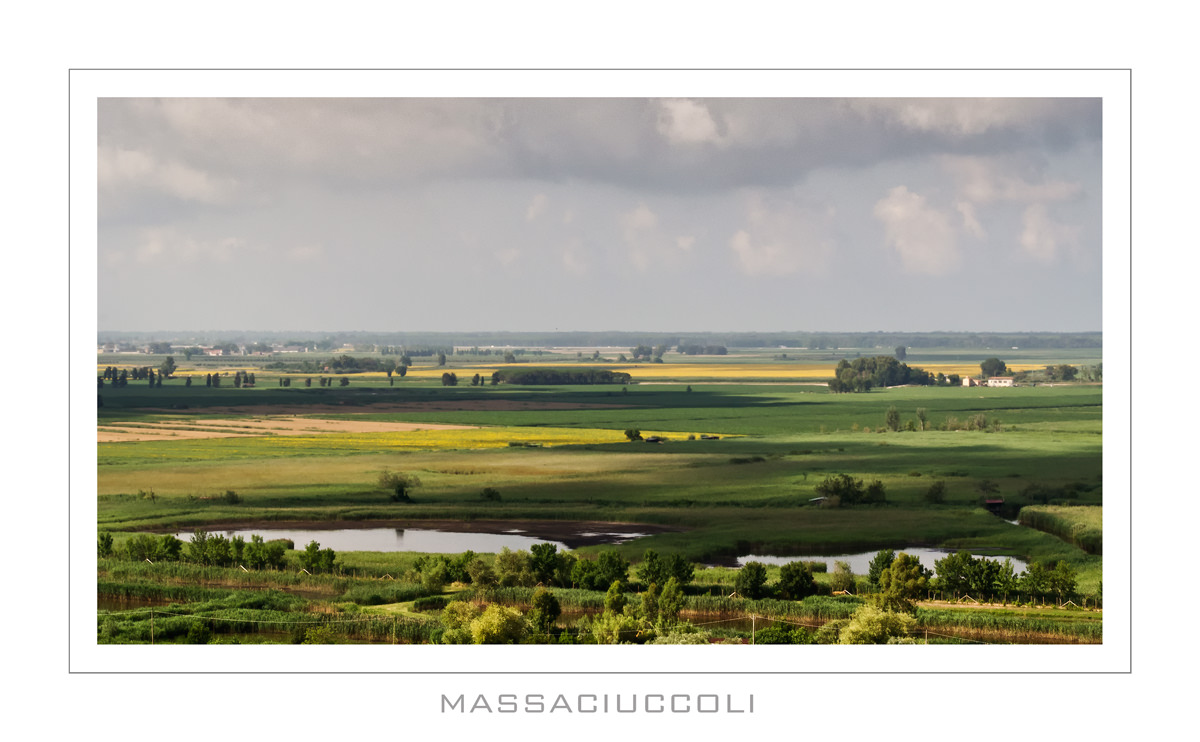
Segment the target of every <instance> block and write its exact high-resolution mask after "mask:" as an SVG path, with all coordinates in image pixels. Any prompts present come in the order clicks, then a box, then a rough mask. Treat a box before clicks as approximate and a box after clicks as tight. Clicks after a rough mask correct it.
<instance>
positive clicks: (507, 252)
mask: <svg viewBox="0 0 1200 742" xmlns="http://www.w3.org/2000/svg"><path fill="white" fill-rule="evenodd" d="M495 256H496V260H497V261H499V263H500V265H503V266H509V265H512V264H513V263H515V262H517V260H519V259H520V257H521V251H520V250H518V249H517V248H515V247H506V248H504V249H503V250H497V251H496V252H495Z"/></svg>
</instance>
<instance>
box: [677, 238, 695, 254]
mask: <svg viewBox="0 0 1200 742" xmlns="http://www.w3.org/2000/svg"><path fill="white" fill-rule="evenodd" d="M675 244H676V245H678V246H679V249H680V250H683V251H684V252H691V250H692V247H694V246H695V244H696V238H695V236H693V235H690V234H687V235H679V236H678V237H676V238H675Z"/></svg>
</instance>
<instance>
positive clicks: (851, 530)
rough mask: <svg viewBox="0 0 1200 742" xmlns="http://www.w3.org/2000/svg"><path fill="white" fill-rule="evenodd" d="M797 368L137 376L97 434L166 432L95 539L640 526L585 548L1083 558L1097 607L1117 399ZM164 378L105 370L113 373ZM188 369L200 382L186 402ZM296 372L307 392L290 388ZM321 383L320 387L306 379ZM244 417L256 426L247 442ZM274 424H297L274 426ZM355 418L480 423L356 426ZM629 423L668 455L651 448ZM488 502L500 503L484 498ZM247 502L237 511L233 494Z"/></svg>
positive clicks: (934, 359)
mask: <svg viewBox="0 0 1200 742" xmlns="http://www.w3.org/2000/svg"><path fill="white" fill-rule="evenodd" d="M1093 353H1094V354H1095V355H1092V354H1093ZM825 354H826V355H828V354H829V351H825ZM863 354H864V355H866V353H865V352H864V353H863ZM778 355H779V353H778V352H772V351H769V350H766V351H755V352H746V353H743V354H731V355H730V356H724V357H720V358H714V357H702V358H698V359H683V358H672V359H671V362H668V363H662V364H647V363H641V364H618V363H613V364H608V365H606V366H605V368H611V369H612V370H619V371H626V372H628V373H630V374H631V375H632V382H631V383H630V384H628V385H626V386H563V387H516V386H508V385H500V386H491V385H484V386H471V385H470V379H471V377H472V376H473V375H474V374H476V373H478V374H480V375H481V376H483V377H484V378H485V379H489V378H490V375H491V372H492V371H494V370H495V369H497V368H500V367H501V366H497V365H486V364H480V363H478V362H477V361H464V362H462V363H461V364H460V363H456V362H455V361H454V360H453V359H451V360H450V362H449V363H448V365H447V366H446V367H438V366H433V365H432V364H426V365H420V364H419V365H416V366H414V367H412V368H411V369H410V370H409V372H408V374H407V375H406V377H404V378H399V377H398V376H396V377H393V378H392V379H391V380H389V379H388V378H387V377H386V376H385V375H384V374H379V373H374V374H349V375H346V377H347V378H348V379H349V380H350V383H349V385H348V386H337V385H335V386H331V387H318V386H317V384H316V378H317V376H318V375H316V374H296V373H283V372H279V371H273V370H271V369H270V368H267V367H266V364H265V363H263V362H258V363H255V362H254V359H241V358H237V359H211V358H205V359H196V363H185V362H183V361H182V360H181V359H177V362H179V366H180V368H179V370H178V371H177V372H176V375H175V377H174V378H172V379H168V380H166V381H165V382H163V385H162V386H161V387H154V388H151V387H149V385H148V384H147V383H146V382H132V381H131V382H129V384H128V386H126V387H124V388H111V387H108V386H106V387H105V388H102V389H101V390H100V392H99V393H100V398H101V401H102V404H101V406H100V407H99V408H98V412H97V418H98V419H97V423H98V430H99V433H100V435H103V434H104V431H106V430H122V431H126V432H130V431H133V432H136V431H138V430H139V429H140V430H147V429H151V428H153V429H155V430H158V431H159V433H160V434H159V435H157V437H156V439H155V440H131V441H113V442H100V443H98V444H97V454H98V471H97V497H98V499H97V510H98V527H99V529H100V530H101V531H105V532H110V533H112V534H114V536H115V538H116V540H117V543H118V545H119V544H120V543H122V542H124V541H125V540H127V539H128V538H130V537H132V535H134V534H136V533H139V532H144V531H151V532H155V533H167V532H173V531H175V530H188V529H192V528H201V527H205V526H215V525H217V524H220V525H221V526H222V527H228V526H230V525H235V524H239V523H242V524H254V523H266V522H284V521H287V522H293V521H308V522H312V523H331V522H345V523H348V524H367V523H369V522H371V521H393V522H394V521H404V522H410V523H413V524H414V526H416V525H418V524H419V522H420V521H422V520H429V521H433V520H437V521H446V520H453V521H478V520H489V521H492V520H502V521H504V520H507V521H514V522H517V521H611V522H622V523H644V524H652V525H655V526H661V527H663V530H662V532H658V533H654V534H653V535H649V536H645V537H643V538H639V539H636V540H634V541H630V542H628V543H624V544H620V545H615V546H584V547H580V548H579V549H577V550H576V551H577V553H578V554H580V555H584V556H589V555H592V556H594V555H595V554H596V553H598V552H599V551H601V550H606V549H612V550H616V551H618V552H619V553H620V554H621V555H622V556H623V557H625V558H626V559H629V560H631V561H633V562H635V563H636V562H637V561H638V560H639V559H640V558H641V555H642V554H643V552H645V550H647V549H654V550H657V551H658V552H659V553H664V554H669V553H678V554H681V555H683V556H684V557H685V558H686V559H688V560H690V561H692V562H695V563H697V564H717V563H729V561H730V560H731V559H733V558H735V557H737V556H740V555H745V554H750V553H755V554H774V555H788V554H813V553H825V554H838V553H850V552H858V551H868V550H875V549H884V548H892V549H896V550H902V549H903V548H904V547H906V546H916V545H921V546H931V547H942V548H948V549H960V548H961V549H969V550H972V551H975V552H977V553H990V554H1009V555H1012V556H1015V557H1019V558H1021V559H1023V560H1025V561H1028V562H1032V561H1039V562H1041V563H1043V564H1053V563H1054V562H1057V561H1065V562H1068V563H1069V564H1071V565H1072V567H1073V568H1074V569H1075V570H1076V571H1077V573H1078V582H1079V591H1080V592H1081V593H1087V594H1093V593H1095V592H1097V590H1098V588H1099V586H1100V583H1101V580H1102V571H1101V557H1100V556H1099V554H1100V551H1099V546H1098V545H1096V544H1095V543H1094V542H1095V541H1098V540H1099V534H1098V532H1099V517H1100V516H1099V513H1100V510H1101V507H1102V504H1103V501H1102V492H1103V487H1102V485H1103V482H1102V480H1101V471H1102V466H1101V460H1102V425H1101V420H1102V397H1103V390H1102V387H1101V386H1100V385H1098V384H1083V383H1072V384H1058V385H1038V386H1019V387H1016V388H998V389H989V388H964V387H961V386H959V387H953V386H945V387H903V388H891V389H874V390H872V391H871V392H868V393H862V394H831V393H829V392H828V390H827V388H826V387H824V386H823V385H822V382H823V381H825V380H827V379H828V378H830V377H832V375H833V366H834V365H835V364H836V360H834V361H832V362H829V361H827V360H824V359H819V360H818V359H814V358H812V357H805V356H804V354H802V353H800V354H795V358H792V357H790V356H791V355H792V354H790V353H789V358H788V359H787V360H779V359H778V358H777V356H778ZM975 355H978V354H975ZM1003 357H1005V358H1006V359H1008V358H1011V359H1012V360H1011V361H1009V366H1010V368H1011V369H1015V370H1021V369H1022V368H1026V367H1028V368H1042V367H1044V366H1045V365H1047V364H1049V363H1054V362H1077V363H1095V362H1098V351H1087V350H1084V351H1080V350H1071V351H1066V352H1064V353H1062V354H1059V355H1057V356H1055V355H1054V354H1051V353H1048V352H1045V351H1039V352H1038V353H1036V354H1032V355H1030V356H1027V357H1021V356H1019V355H1018V353H1017V352H1016V351H1014V352H1012V353H1011V354H1003ZM1064 358H1065V359H1066V360H1061V359H1064ZM221 360H225V361H227V362H228V365H225V364H222V363H220V361H221ZM118 361H120V362H118ZM131 361H132V362H131ZM160 361H161V359H158V360H155V358H154V357H150V356H137V357H133V358H131V357H130V356H128V355H112V356H101V357H98V367H99V368H100V369H103V368H104V367H106V366H110V365H117V366H118V367H121V366H122V365H124V366H126V367H127V366H144V365H156V364H157V363H158V362H160ZM923 361H924V362H923ZM906 362H907V363H909V364H910V365H914V366H920V367H921V368H926V369H928V370H933V371H935V372H937V371H942V372H944V373H947V374H949V373H960V374H964V375H965V374H977V373H978V370H979V368H978V359H977V358H975V357H974V356H972V354H969V353H953V352H948V351H939V352H936V353H935V352H930V353H928V354H921V353H919V352H917V351H910V353H909V357H908V359H907V361H906ZM972 364H973V365H972ZM537 365H539V366H542V365H550V364H548V363H547V364H541V363H539V364H537ZM565 365H578V364H573V363H570V362H566V364H565ZM214 370H221V371H223V372H228V373H229V374H230V377H229V378H228V380H227V379H226V378H225V377H223V378H222V385H221V386H220V387H219V388H208V387H206V386H205V385H204V375H205V374H206V373H212V372H213V371H214ZM235 370H247V371H254V373H255V375H256V385H255V386H254V387H245V388H234V387H233V385H232V373H233V371H235ZM448 370H449V371H453V372H454V373H456V374H457V375H458V379H459V383H458V385H457V386H443V385H442V384H441V381H440V380H441V376H442V374H443V373H445V372H446V371H448ZM189 375H190V376H192V378H193V381H192V385H191V386H190V387H189V386H185V385H184V379H185V378H187V377H188V376H189ZM285 376H286V377H287V378H288V379H290V384H291V385H290V386H287V387H284V386H281V385H280V380H281V379H282V378H284V377H285ZM325 376H327V377H331V378H338V377H333V376H332V375H330V374H326V375H325ZM306 378H312V380H313V384H312V386H311V387H305V386H304V385H303V381H304V379H306ZM197 379H198V380H199V382H198V383H197ZM890 408H895V410H896V411H897V412H898V414H899V419H900V421H899V426H898V427H899V430H889V429H888V426H887V415H888V411H889V409H890ZM288 417H291V418H294V419H312V420H322V421H341V422H340V423H337V424H334V423H326V424H327V425H330V426H332V427H331V429H330V431H329V432H321V433H311V434H304V433H300V434H296V433H295V432H294V431H292V432H288V433H287V434H285V431H284V430H283V426H284V423H285V422H286V420H285V419H286V418H288ZM239 419H241V420H243V421H246V423H247V424H248V423H249V422H250V421H253V422H254V423H255V427H253V429H251V428H249V427H246V428H245V429H241V430H239V427H238V420H239ZM273 421H275V422H277V424H278V425H279V426H280V428H279V430H272V429H271V426H272V424H273ZM358 423H386V424H397V425H399V424H428V425H434V424H437V425H455V426H466V427H462V428H459V429H438V430H381V431H375V432H363V431H361V430H351V429H350V426H352V425H354V424H358ZM338 424H345V425H346V426H347V429H346V430H339V429H337V427H336V426H337V425H338ZM630 429H637V430H639V431H640V432H641V435H642V436H643V438H645V437H649V436H658V437H660V438H662V439H664V440H663V442H661V443H652V442H646V441H644V440H641V441H637V440H635V441H631V440H629V438H628V437H627V436H626V434H625V431H626V430H630ZM172 433H174V434H175V436H176V438H175V439H172ZM196 434H203V435H211V436H213V437H192V436H194V435H196ZM385 471H391V472H403V473H407V474H410V475H415V476H416V477H417V478H419V481H420V484H419V486H417V487H415V488H414V489H413V490H412V492H411V499H412V501H411V502H395V501H393V500H392V499H391V498H390V497H389V493H388V491H387V490H386V489H384V488H382V487H381V486H380V484H379V477H380V474H381V473H383V472H385ZM839 474H847V475H849V476H851V477H852V478H854V479H861V480H864V481H866V482H868V483H870V482H874V481H876V480H878V481H879V482H880V483H882V485H883V487H884V488H885V490H886V502H885V503H882V504H873V505H858V506H855V507H821V506H819V505H818V504H814V503H813V502H811V501H812V500H813V498H816V497H817V496H818V491H817V488H818V486H819V485H820V484H821V483H822V482H823V481H824V480H825V479H826V478H827V477H832V476H836V475H839ZM935 483H941V484H940V485H939V486H940V487H941V489H942V493H943V494H942V496H941V497H940V498H931V497H930V490H931V487H933V486H934V484H935ZM486 488H490V489H492V490H494V491H495V492H496V493H498V497H496V498H491V499H485V498H483V497H481V493H482V492H483V491H484V490H485V489H486ZM231 491H232V492H235V493H236V495H237V497H236V498H233V499H230V498H227V497H223V496H222V495H223V494H224V493H226V492H231ZM985 498H986V499H996V498H1003V500H1004V510H1003V512H1002V513H1001V514H1000V515H997V514H994V513H992V512H989V511H988V510H987V509H985V508H984V507H983V500H984V499H985ZM1025 506H1031V507H1032V506H1038V507H1040V508H1041V509H1042V510H1043V511H1046V510H1047V508H1046V506H1054V508H1053V512H1054V514H1055V517H1056V518H1057V520H1056V521H1055V522H1056V523H1057V522H1060V521H1062V520H1063V519H1064V518H1065V519H1068V523H1067V525H1066V526H1052V525H1043V523H1048V522H1049V521H1048V520H1047V518H1048V516H1047V515H1045V514H1044V513H1043V514H1042V515H1040V516H1037V517H1039V518H1040V520H1038V521H1036V522H1035V521H1034V520H1032V518H1033V517H1034V516H1032V515H1031V516H1029V517H1028V518H1027V517H1026V516H1024V515H1022V517H1021V520H1022V522H1029V523H1030V524H1031V525H1033V526H1034V527H1028V526H1025V525H1017V524H1015V523H1013V522H1010V521H1014V520H1016V519H1017V514H1018V512H1020V510H1021V508H1022V507H1025ZM1081 506H1086V507H1081ZM1030 512H1031V513H1033V512H1034V511H1033V510H1031V511H1030ZM1085 512H1086V513H1087V514H1088V515H1087V516H1086V518H1087V519H1090V520H1088V523H1093V522H1094V528H1093V527H1091V526H1088V528H1089V530H1088V535H1087V543H1086V545H1087V546H1088V548H1087V550H1085V549H1084V548H1081V546H1080V543H1079V540H1078V539H1076V540H1074V541H1073V540H1072V538H1071V535H1072V534H1075V535H1078V534H1079V532H1080V531H1081V528H1074V529H1073V530H1072V525H1071V522H1070V521H1069V519H1070V518H1071V517H1072V515H1073V514H1075V513H1079V514H1080V517H1084V516H1083V515H1082V514H1083V513H1085ZM1064 529H1065V530H1064ZM299 546H301V545H297V547H299ZM339 556H340V557H341V558H342V562H341V564H342V565H343V568H347V569H353V568H355V565H357V567H358V568H360V569H363V570H367V571H370V570H371V569H374V568H375V567H378V568H379V569H380V570H386V569H388V568H389V565H390V567H391V569H392V571H393V572H403V571H404V570H405V569H407V567H406V566H405V565H406V564H408V563H409V562H408V560H411V559H412V558H413V557H411V555H387V554H367V553H351V554H345V555H339ZM370 565H375V567H371V566H370ZM106 570H107V572H109V573H111V572H112V571H114V570H116V571H118V572H119V571H120V570H119V569H118V568H117V567H115V566H113V565H108V567H106ZM380 574H382V572H380ZM772 574H774V573H772ZM105 581H107V582H112V583H114V584H115V583H118V582H121V581H120V580H114V579H111V577H109V578H103V579H102V582H105ZM730 581H731V580H730ZM343 587H344V586H343ZM122 589H125V588H122ZM114 590H116V589H115V588H114ZM205 598H206V599H209V598H211V596H205ZM418 633H419V632H418Z"/></svg>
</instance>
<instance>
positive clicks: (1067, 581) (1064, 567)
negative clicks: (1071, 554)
mask: <svg viewBox="0 0 1200 742" xmlns="http://www.w3.org/2000/svg"><path fill="white" fill-rule="evenodd" d="M1077 574H1078V573H1077V572H1076V571H1075V568H1074V567H1072V566H1071V565H1070V564H1068V563H1067V562H1065V561H1060V562H1059V563H1058V564H1056V565H1054V571H1052V572H1050V573H1049V585H1048V587H1049V588H1050V590H1051V592H1053V593H1054V594H1055V595H1057V596H1058V598H1059V600H1061V599H1063V598H1064V597H1067V596H1069V595H1074V594H1075V583H1076V577H1077Z"/></svg>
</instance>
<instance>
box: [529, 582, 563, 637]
mask: <svg viewBox="0 0 1200 742" xmlns="http://www.w3.org/2000/svg"><path fill="white" fill-rule="evenodd" d="M530 603H531V605H532V609H531V610H530V611H529V614H528V615H527V616H526V618H527V619H528V621H529V624H530V626H532V627H533V630H534V631H536V632H537V633H539V634H548V633H550V627H551V626H553V625H554V622H555V621H556V620H558V617H559V616H560V615H561V614H562V606H561V605H559V602H558V598H556V597H554V593H552V592H550V591H549V590H547V589H546V588H544V587H539V588H538V589H537V590H535V591H534V592H533V598H532V600H531V601H530Z"/></svg>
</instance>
